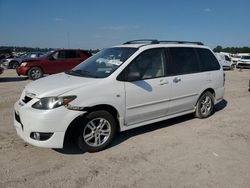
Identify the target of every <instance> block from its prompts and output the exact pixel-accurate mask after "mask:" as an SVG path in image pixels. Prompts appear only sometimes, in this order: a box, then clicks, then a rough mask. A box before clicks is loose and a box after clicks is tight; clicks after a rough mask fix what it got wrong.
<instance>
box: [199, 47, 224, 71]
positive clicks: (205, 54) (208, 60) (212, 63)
mask: <svg viewBox="0 0 250 188" xmlns="http://www.w3.org/2000/svg"><path fill="white" fill-rule="evenodd" d="M196 51H197V53H198V56H199V60H200V65H201V70H202V71H214V70H219V69H220V64H219V62H218V60H217V59H216V57H215V56H214V54H213V53H212V52H211V51H210V50H209V49H205V48H197V49H196Z"/></svg>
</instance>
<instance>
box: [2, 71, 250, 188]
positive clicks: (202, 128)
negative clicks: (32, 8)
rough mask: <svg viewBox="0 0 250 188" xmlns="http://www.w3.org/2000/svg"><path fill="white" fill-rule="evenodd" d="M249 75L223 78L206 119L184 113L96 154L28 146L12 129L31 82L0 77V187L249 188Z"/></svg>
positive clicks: (13, 76)
mask: <svg viewBox="0 0 250 188" xmlns="http://www.w3.org/2000/svg"><path fill="white" fill-rule="evenodd" d="M249 77H250V70H243V71H242V72H239V71H238V70H234V71H227V72H226V91H225V100H224V101H222V102H221V103H220V104H219V105H217V106H216V112H215V114H214V115H212V116H211V117H209V118H208V119H204V120H200V119H196V118H193V116H192V115H187V116H183V117H179V118H175V119H171V120H168V121H163V122H160V123H156V124H151V125H148V126H144V127H140V128H137V129H133V130H130V131H126V132H123V133H119V134H118V135H117V137H116V139H115V141H114V142H113V144H112V145H111V146H110V147H109V148H108V149H106V150H104V151H101V152H98V153H82V152H81V151H79V150H78V149H77V148H76V147H74V146H71V145H69V146H67V147H66V149H64V150H54V149H46V148H38V147H33V146H31V145H29V144H26V143H24V142H23V140H21V139H20V138H19V137H18V136H17V134H16V131H15V129H14V127H13V105H14V103H15V101H17V100H18V98H19V96H20V94H21V91H22V90H23V88H24V86H25V85H26V84H27V83H29V82H30V81H29V80H27V79H25V78H20V77H17V75H16V73H15V71H14V70H6V71H5V72H4V73H3V74H2V75H1V76H0V115H1V116H0V187H1V188H2V187H25V188H26V187H32V188H33V187H93V188H97V187H101V188H112V187H114V188H120V187H121V188H127V187H143V188H147V187H162V188H174V187H186V188H189V187H202V188H205V187H218V188H224V187H225V188H229V187H230V188H231V187H232V188H233V187H237V188H238V187H242V188H243V187H244V188H245V187H250V102H249V101H250V92H248V80H249Z"/></svg>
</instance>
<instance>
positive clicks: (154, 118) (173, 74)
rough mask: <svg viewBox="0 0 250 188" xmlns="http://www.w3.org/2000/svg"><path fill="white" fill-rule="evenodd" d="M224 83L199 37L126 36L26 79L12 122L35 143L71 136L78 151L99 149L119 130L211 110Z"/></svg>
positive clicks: (54, 143)
mask: <svg viewBox="0 0 250 188" xmlns="http://www.w3.org/2000/svg"><path fill="white" fill-rule="evenodd" d="M224 82H225V78H224V72H223V69H222V67H221V66H220V64H219V62H218V60H217V58H216V57H215V55H214V53H213V52H212V51H211V50H210V49H209V48H208V47H206V46H204V45H203V44H202V43H199V42H198V43H196V42H184V41H157V40H136V41H129V42H126V43H124V44H123V45H119V46H115V47H112V48H107V49H104V50H102V51H100V52H99V53H97V54H96V55H94V56H93V57H91V58H89V59H87V60H85V61H84V62H83V63H81V64H80V65H78V66H76V67H75V68H74V69H72V70H70V71H68V72H64V73H59V74H57V75H52V76H48V77H45V78H43V79H39V80H37V81H34V82H32V83H30V84H28V85H27V86H26V87H25V89H24V91H23V93H22V95H21V97H20V100H19V101H17V102H16V104H15V106H14V108H15V118H14V123H15V128H16V131H17V134H18V135H19V136H20V137H21V138H22V139H23V140H25V141H26V142H28V143H30V144H32V145H35V146H40V147H49V148H63V145H64V140H65V138H66V137H67V136H69V135H74V137H73V138H77V139H76V140H77V144H78V146H79V147H80V149H82V150H87V151H89V152H95V151H100V150H102V149H104V148H106V147H107V146H108V145H109V144H110V143H111V141H112V140H113V138H114V136H115V134H116V132H117V131H125V130H128V129H132V128H135V127H140V126H143V125H146V124H151V123H154V122H158V121H162V120H166V119H169V118H173V117H176V116H181V115H184V114H188V113H194V114H195V116H196V117H198V118H206V117H208V116H210V115H211V114H212V112H213V109H214V105H215V104H216V103H218V102H219V101H221V100H222V99H223V95H224ZM73 133H74V134H73ZM67 138H68V137H67Z"/></svg>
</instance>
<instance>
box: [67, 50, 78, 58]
mask: <svg viewBox="0 0 250 188" xmlns="http://www.w3.org/2000/svg"><path fill="white" fill-rule="evenodd" d="M65 52H66V53H65V56H66V58H77V54H76V51H73V50H69V51H65Z"/></svg>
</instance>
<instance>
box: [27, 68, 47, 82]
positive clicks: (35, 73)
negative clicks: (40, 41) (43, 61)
mask: <svg viewBox="0 0 250 188" xmlns="http://www.w3.org/2000/svg"><path fill="white" fill-rule="evenodd" d="M28 77H29V79H30V80H36V79H39V78H41V77H43V71H42V69H41V68H39V67H33V68H31V69H30V70H29V71H28Z"/></svg>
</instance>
